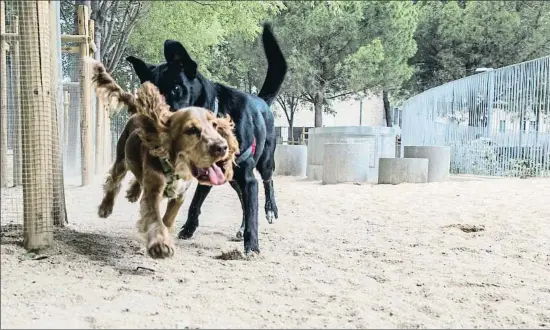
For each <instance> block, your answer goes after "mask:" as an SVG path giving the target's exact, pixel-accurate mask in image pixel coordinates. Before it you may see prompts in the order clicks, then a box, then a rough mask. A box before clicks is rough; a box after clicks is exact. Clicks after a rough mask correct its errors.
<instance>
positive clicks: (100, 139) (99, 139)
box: [95, 99, 105, 174]
mask: <svg viewBox="0 0 550 330" xmlns="http://www.w3.org/2000/svg"><path fill="white" fill-rule="evenodd" d="M103 109H104V108H103V103H102V102H101V101H100V100H99V99H96V131H95V173H96V174H99V173H100V172H101V171H103V152H104V141H105V131H104V125H105V115H104V114H103V111H104V110H103Z"/></svg>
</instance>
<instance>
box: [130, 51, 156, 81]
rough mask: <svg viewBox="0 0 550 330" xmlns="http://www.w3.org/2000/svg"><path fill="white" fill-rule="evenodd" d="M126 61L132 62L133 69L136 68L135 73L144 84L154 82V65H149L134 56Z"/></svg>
mask: <svg viewBox="0 0 550 330" xmlns="http://www.w3.org/2000/svg"><path fill="white" fill-rule="evenodd" d="M126 61H128V62H130V64H132V67H133V68H134V71H135V72H136V74H137V76H138V78H139V80H140V82H141V83H142V84H143V83H144V82H146V81H151V82H153V81H152V80H153V75H152V73H151V70H152V69H154V67H155V66H154V65H151V64H147V63H145V62H143V61H142V60H140V59H139V58H137V57H134V56H128V57H126Z"/></svg>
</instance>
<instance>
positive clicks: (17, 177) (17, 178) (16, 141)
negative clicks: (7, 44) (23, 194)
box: [11, 16, 22, 186]
mask: <svg viewBox="0 0 550 330" xmlns="http://www.w3.org/2000/svg"><path fill="white" fill-rule="evenodd" d="M13 26H14V27H15V30H14V32H15V34H16V35H17V36H19V17H17V16H15V17H14V18H13ZM12 49H13V51H12V53H11V65H12V70H13V71H12V72H13V74H12V80H13V84H12V85H13V103H14V109H13V113H14V115H15V118H14V121H15V130H14V133H15V134H14V137H13V138H12V141H13V146H14V147H13V184H14V186H20V185H21V184H22V178H21V166H22V165H21V159H22V156H21V96H20V95H21V86H20V83H19V77H20V75H21V70H20V65H21V61H19V40H18V39H15V41H13V42H12Z"/></svg>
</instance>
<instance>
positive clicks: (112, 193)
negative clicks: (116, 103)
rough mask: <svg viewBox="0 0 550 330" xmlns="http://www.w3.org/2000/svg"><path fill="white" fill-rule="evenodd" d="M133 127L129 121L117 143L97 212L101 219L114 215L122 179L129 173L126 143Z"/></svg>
mask: <svg viewBox="0 0 550 330" xmlns="http://www.w3.org/2000/svg"><path fill="white" fill-rule="evenodd" d="M132 127H133V126H132V121H131V120H129V121H128V122H127V123H126V126H125V127H124V130H123V131H122V134H120V137H119V138H118V141H117V143H116V159H115V162H114V163H113V165H112V166H111V168H110V169H109V172H108V174H107V178H106V179H105V183H104V185H103V191H104V194H103V200H102V201H101V204H100V205H99V210H98V212H97V214H98V215H99V217H100V218H107V217H108V216H109V215H111V213H113V206H114V204H115V199H116V196H117V195H118V193H119V191H120V185H121V182H122V179H124V176H125V175H126V173H127V172H128V168H127V167H126V161H125V159H126V151H125V148H126V141H127V140H128V137H129V135H130V131H131V130H132Z"/></svg>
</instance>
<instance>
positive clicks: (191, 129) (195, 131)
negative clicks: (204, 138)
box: [185, 126, 201, 136]
mask: <svg viewBox="0 0 550 330" xmlns="http://www.w3.org/2000/svg"><path fill="white" fill-rule="evenodd" d="M185 134H187V135H196V136H201V131H199V129H198V128H196V127H195V126H193V127H189V128H188V129H186V130H185Z"/></svg>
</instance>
